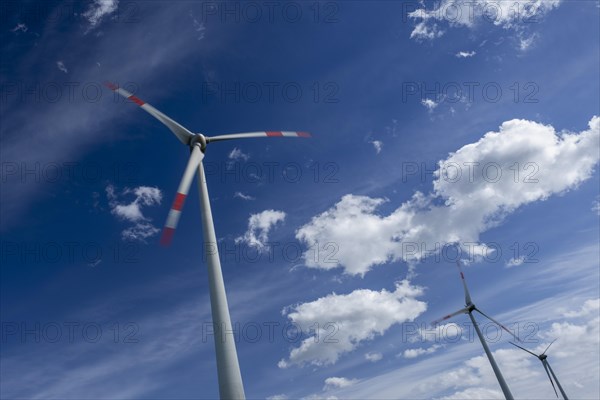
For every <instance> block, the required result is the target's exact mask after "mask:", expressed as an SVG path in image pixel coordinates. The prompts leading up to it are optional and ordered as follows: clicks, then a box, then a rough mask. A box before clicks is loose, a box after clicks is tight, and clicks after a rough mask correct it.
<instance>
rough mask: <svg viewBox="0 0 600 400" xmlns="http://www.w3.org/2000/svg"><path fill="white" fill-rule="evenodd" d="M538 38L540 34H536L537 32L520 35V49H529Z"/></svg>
mask: <svg viewBox="0 0 600 400" xmlns="http://www.w3.org/2000/svg"><path fill="white" fill-rule="evenodd" d="M537 38H538V35H536V34H533V35H529V36H520V37H519V50H521V51H527V50H529V48H531V46H532V45H533V43H534V42H535V40H536V39H537Z"/></svg>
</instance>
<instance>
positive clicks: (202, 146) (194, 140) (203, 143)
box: [190, 133, 208, 153]
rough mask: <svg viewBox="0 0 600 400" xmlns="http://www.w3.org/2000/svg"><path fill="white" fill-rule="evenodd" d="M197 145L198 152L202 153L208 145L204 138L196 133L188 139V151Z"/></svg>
mask: <svg viewBox="0 0 600 400" xmlns="http://www.w3.org/2000/svg"><path fill="white" fill-rule="evenodd" d="M197 144H200V150H201V151H202V152H203V153H204V152H205V151H206V145H207V144H208V141H207V140H206V136H204V135H203V134H201V133H196V134H195V135H194V136H192V137H190V149H193V148H194V146H195V145H197Z"/></svg>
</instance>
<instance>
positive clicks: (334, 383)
mask: <svg viewBox="0 0 600 400" xmlns="http://www.w3.org/2000/svg"><path fill="white" fill-rule="evenodd" d="M357 382H358V379H348V378H342V377H336V376H334V377H331V378H327V379H325V386H323V390H325V391H326V390H330V389H339V388H345V387H349V386H352V385H354V384H355V383H357Z"/></svg>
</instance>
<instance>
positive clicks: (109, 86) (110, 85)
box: [104, 82, 119, 90]
mask: <svg viewBox="0 0 600 400" xmlns="http://www.w3.org/2000/svg"><path fill="white" fill-rule="evenodd" d="M104 84H105V85H106V87H107V88H109V89H110V90H117V89H118V88H119V87H118V86H117V85H115V84H114V83H112V82H105V83H104Z"/></svg>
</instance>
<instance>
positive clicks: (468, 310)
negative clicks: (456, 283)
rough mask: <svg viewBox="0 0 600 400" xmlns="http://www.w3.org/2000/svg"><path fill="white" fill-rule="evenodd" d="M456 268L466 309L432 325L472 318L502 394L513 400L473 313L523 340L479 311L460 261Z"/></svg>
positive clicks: (508, 399) (507, 399)
mask: <svg viewBox="0 0 600 400" xmlns="http://www.w3.org/2000/svg"><path fill="white" fill-rule="evenodd" d="M456 266H457V267H458V272H460V279H461V280H462V284H463V289H464V291H465V308H462V309H460V310H458V311H456V312H453V313H452V314H448V315H446V316H445V317H442V318H440V319H438V320H435V321H433V322H432V323H431V324H432V325H433V326H436V325H438V324H439V323H440V322H442V321H445V320H447V319H450V318H452V317H454V316H456V315H458V314H469V318H471V322H472V323H473V327H474V328H475V332H477V336H479V340H480V341H481V345H482V346H483V350H484V351H485V354H486V355H487V358H488V360H489V361H490V364H491V365H492V369H493V370H494V374H495V375H496V379H498V383H499V384H500V388H501V389H502V393H504V397H506V400H513V399H514V397H513V395H512V393H511V392H510V389H509V388H508V385H507V384H506V381H505V380H504V376H502V372H501V371H500V368H498V364H496V360H495V359H494V356H493V355H492V352H491V351H490V348H489V347H488V344H487V342H486V341H485V338H484V337H483V335H482V334H481V330H480V329H479V325H477V321H476V320H475V317H474V316H473V311H477V312H478V313H479V314H481V315H483V316H484V317H486V318H487V319H489V320H490V321H492V322H493V323H495V324H496V325H498V326H499V327H500V328H502V329H503V330H505V331H506V332H508V333H510V334H511V335H512V336H513V337H514V338H515V339H516V340H517V341H519V342H520V341H521V340H520V339H519V338H518V337H517V336H515V335H514V334H513V333H512V332H511V331H509V330H508V328H507V327H505V326H504V325H502V324H501V323H500V322H498V321H496V320H495V319H493V318H492V317H490V316H489V315H487V314H485V313H484V312H483V311H481V310H480V309H478V308H477V306H475V304H473V301H472V300H471V294H470V293H469V288H468V287H467V281H466V280H465V274H464V273H463V271H462V268H461V267H460V261H459V260H457V261H456Z"/></svg>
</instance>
